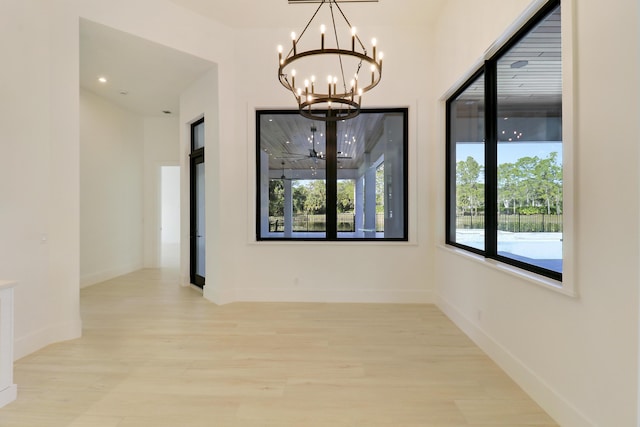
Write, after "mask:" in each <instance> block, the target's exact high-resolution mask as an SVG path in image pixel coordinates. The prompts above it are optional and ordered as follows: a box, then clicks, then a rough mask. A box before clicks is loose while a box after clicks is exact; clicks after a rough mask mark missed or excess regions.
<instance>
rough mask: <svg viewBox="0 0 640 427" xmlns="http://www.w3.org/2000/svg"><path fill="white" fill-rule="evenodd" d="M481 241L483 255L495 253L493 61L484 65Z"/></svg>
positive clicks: (495, 96) (495, 97)
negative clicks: (483, 199)
mask: <svg viewBox="0 0 640 427" xmlns="http://www.w3.org/2000/svg"><path fill="white" fill-rule="evenodd" d="M484 69H485V79H484V87H485V103H486V107H485V117H484V120H485V126H484V129H485V141H484V153H485V156H484V158H485V166H484V183H485V187H484V190H485V191H484V197H485V202H484V209H485V211H484V236H485V237H484V238H485V253H486V256H489V257H494V256H495V255H496V254H497V253H498V212H497V209H498V119H497V117H496V114H497V112H496V111H497V108H496V107H497V104H498V83H497V64H496V61H495V60H493V59H492V60H488V61H486V62H485V67H484Z"/></svg>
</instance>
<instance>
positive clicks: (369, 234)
mask: <svg viewBox="0 0 640 427" xmlns="http://www.w3.org/2000/svg"><path fill="white" fill-rule="evenodd" d="M363 229H364V237H366V238H374V237H376V168H375V166H370V167H369V168H368V169H367V170H366V172H365V173H364V227H363Z"/></svg>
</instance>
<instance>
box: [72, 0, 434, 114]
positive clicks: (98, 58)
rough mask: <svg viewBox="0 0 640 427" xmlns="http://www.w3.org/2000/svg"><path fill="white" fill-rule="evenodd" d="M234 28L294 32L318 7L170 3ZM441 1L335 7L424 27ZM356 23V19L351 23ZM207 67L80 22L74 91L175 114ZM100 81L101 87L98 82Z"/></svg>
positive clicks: (260, 0) (372, 20)
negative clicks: (104, 80)
mask: <svg viewBox="0 0 640 427" xmlns="http://www.w3.org/2000/svg"><path fill="white" fill-rule="evenodd" d="M171 1H173V2H174V3H176V4H177V5H179V6H182V7H184V8H187V9H190V10H192V11H194V12H196V13H199V14H202V15H204V16H207V17H209V18H211V19H213V20H216V21H220V22H223V23H224V24H225V25H229V26H232V27H237V28H249V27H252V28H268V27H285V28H289V27H292V26H294V27H296V26H297V25H299V24H300V23H301V22H302V23H303V22H306V21H307V20H308V19H309V18H310V17H311V15H312V14H313V12H314V11H315V10H316V8H317V7H318V4H312V3H309V4H292V5H289V4H288V1H287V0H171ZM444 1H445V0H379V2H357V3H341V4H340V6H341V8H342V9H343V10H344V12H345V14H346V15H347V16H348V17H350V18H352V19H353V20H354V21H356V22H358V23H360V22H362V21H363V20H365V21H366V23H367V25H373V26H375V25H424V24H427V23H429V22H432V21H433V19H434V18H435V17H436V16H437V14H438V12H439V10H440V8H441V6H442V5H443V4H444ZM356 18H357V19H356ZM212 66H213V64H211V63H209V62H207V61H205V60H203V59H200V58H197V57H194V56H191V55H188V54H186V53H183V52H180V51H177V50H173V49H170V48H168V47H165V46H162V45H159V44H156V43H153V42H150V41H148V40H145V39H142V38H139V37H136V36H133V35H131V34H128V33H124V32H121V31H117V30H114V29H113V28H109V27H106V26H103V25H100V24H97V23H94V22H91V21H88V20H84V19H82V20H81V21H80V86H81V87H82V88H83V89H86V90H88V91H90V92H93V93H95V94H97V95H99V96H102V97H104V98H107V99H108V100H109V101H111V102H113V103H115V104H116V105H119V106H120V107H122V108H124V109H127V110H129V111H133V112H135V113H138V114H141V115H144V116H162V115H164V113H163V111H165V110H166V111H171V112H172V114H177V113H178V112H179V94H180V93H181V92H182V90H183V89H184V88H186V87H187V86H188V85H189V84H190V83H192V82H193V81H194V80H195V79H196V78H198V77H199V76H200V75H202V74H203V73H204V72H205V71H206V70H208V69H209V68H210V67H212ZM100 76H105V77H106V78H107V79H108V82H107V83H106V84H103V83H99V82H98V77H100Z"/></svg>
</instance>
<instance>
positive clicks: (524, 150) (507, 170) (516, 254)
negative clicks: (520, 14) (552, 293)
mask: <svg viewBox="0 0 640 427" xmlns="http://www.w3.org/2000/svg"><path fill="white" fill-rule="evenodd" d="M497 73H498V78H497V87H498V106H497V130H498V254H499V255H501V256H505V257H508V258H511V259H514V260H518V261H523V262H526V263H528V264H531V265H534V266H537V267H542V268H545V269H548V270H552V271H555V272H558V273H561V272H562V63H561V38H560V7H558V8H556V9H555V10H554V11H553V12H552V13H551V14H550V15H548V16H547V17H546V18H545V19H544V20H542V22H541V23H540V24H538V25H537V26H536V27H535V28H534V29H533V30H531V31H530V32H529V33H528V34H527V35H526V36H525V37H524V38H522V39H521V40H520V41H519V42H518V43H517V44H515V45H514V46H513V47H512V48H511V49H509V50H508V51H507V52H506V53H505V54H504V55H502V56H501V57H500V59H499V60H498V62H497Z"/></svg>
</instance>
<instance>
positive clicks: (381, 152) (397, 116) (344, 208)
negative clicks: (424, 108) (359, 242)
mask: <svg viewBox="0 0 640 427" xmlns="http://www.w3.org/2000/svg"><path fill="white" fill-rule="evenodd" d="M404 124H405V115H404V113H401V112H387V113H384V112H380V113H374V112H371V113H368V112H363V113H361V114H360V115H359V116H357V117H356V118H354V119H351V120H345V121H340V122H338V123H337V152H338V153H337V156H338V200H337V203H338V214H337V215H338V237H339V238H366V239H374V238H375V239H389V238H391V239H402V238H405V237H406V236H405V206H406V204H405V202H406V201H405V200H404V194H405V188H404V187H405V185H406V184H405V176H404V175H405V170H404V169H405V152H404V150H405V135H404ZM349 197H351V201H349Z"/></svg>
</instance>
